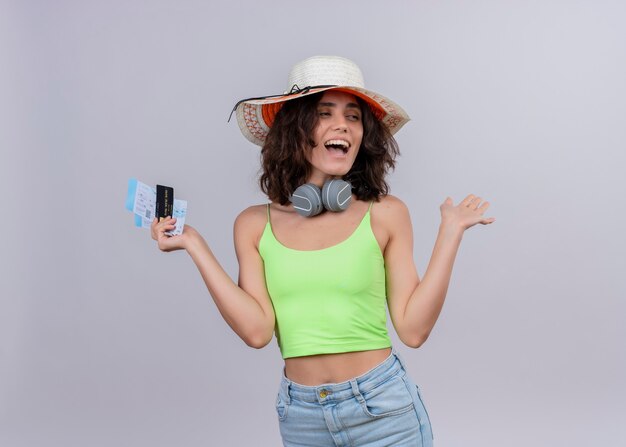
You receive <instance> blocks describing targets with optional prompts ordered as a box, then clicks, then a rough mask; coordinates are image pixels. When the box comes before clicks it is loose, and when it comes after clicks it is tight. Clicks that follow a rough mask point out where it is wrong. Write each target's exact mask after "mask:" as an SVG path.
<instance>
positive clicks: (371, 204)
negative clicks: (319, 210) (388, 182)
mask: <svg viewBox="0 0 626 447" xmlns="http://www.w3.org/2000/svg"><path fill="white" fill-rule="evenodd" d="M373 205H374V201H373V200H372V201H371V202H370V207H369V208H368V209H367V212H368V213H369V212H370V211H372V206H373ZM268 212H269V211H268Z"/></svg>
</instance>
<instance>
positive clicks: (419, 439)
mask: <svg viewBox="0 0 626 447" xmlns="http://www.w3.org/2000/svg"><path fill="white" fill-rule="evenodd" d="M289 89H290V91H289V92H288V93H286V94H284V95H276V96H271V97H264V98H252V99H248V100H243V101H240V102H239V103H238V104H237V106H236V109H235V111H236V112H237V118H238V122H239V125H240V127H241V129H242V132H243V134H244V136H246V138H248V139H249V140H250V141H252V142H254V143H256V144H258V145H260V146H262V150H261V153H262V165H263V172H262V175H261V178H260V185H261V188H262V190H263V191H264V192H265V193H266V194H267V195H268V197H269V199H270V201H271V203H269V204H267V205H257V206H252V207H250V208H248V209H246V210H244V211H243V212H242V213H241V214H240V215H239V216H238V217H237V219H236V221H235V236H234V237H235V249H236V253H237V259H238V262H239V282H238V284H235V283H234V282H233V281H232V280H231V278H230V277H229V276H228V275H227V274H226V273H225V272H224V270H223V269H222V267H221V266H220V264H219V263H218V261H217V260H216V259H215V257H214V256H213V254H212V252H211V250H210V249H209V247H208V246H207V244H206V242H205V241H204V239H203V238H202V236H201V235H200V234H199V233H198V232H197V231H196V230H195V229H193V228H192V227H190V226H188V225H186V226H185V228H184V231H183V233H182V234H181V235H180V236H173V237H169V236H167V235H165V231H168V230H171V229H173V228H174V222H175V219H172V218H170V219H165V220H162V221H161V222H157V221H156V220H155V221H154V222H153V224H152V237H153V238H154V239H155V240H157V241H158V246H159V248H160V249H161V250H162V251H172V250H178V249H184V250H187V252H188V253H189V254H190V255H191V257H192V259H193V261H194V262H195V264H196V266H197V267H198V270H199V271H200V274H201V275H202V277H203V279H204V281H205V283H206V285H207V288H208V290H209V292H210V293H211V296H212V297H213V299H214V301H215V303H216V305H217V307H218V309H219V311H220V313H221V314H222V316H223V317H224V319H225V321H226V322H227V323H228V324H229V325H230V327H231V328H232V329H233V330H234V331H235V332H236V333H237V334H238V335H239V336H240V337H241V338H242V339H243V340H244V341H245V342H246V344H248V345H249V346H252V347H255V348H261V347H263V346H265V345H267V344H268V343H269V342H270V340H271V339H272V336H273V335H274V333H275V334H276V338H277V340H278V343H279V346H280V349H281V353H282V356H283V358H284V360H285V368H284V374H283V377H282V381H281V386H280V389H279V392H278V397H277V402H276V410H277V414H278V419H279V426H280V432H281V436H282V438H283V443H284V445H285V446H292V445H294V446H295V445H298V446H334V445H336V446H430V445H432V431H431V427H430V421H429V419H428V415H427V413H426V409H425V408H424V405H423V402H422V400H421V398H420V395H419V391H418V388H417V386H416V385H415V384H414V383H413V382H412V381H411V379H410V378H409V377H408V375H407V374H406V370H405V368H404V364H403V362H402V360H401V359H400V357H399V356H398V355H397V353H396V352H395V351H394V350H393V349H392V347H391V342H390V339H389V336H388V334H387V330H386V309H385V305H387V307H388V309H389V315H390V317H391V320H392V323H393V326H394V328H395V330H396V332H397V334H398V336H399V338H400V340H402V342H404V343H405V344H406V345H408V346H411V347H413V348H417V347H419V346H420V345H421V344H422V343H424V341H425V340H426V339H427V338H428V335H429V334H430V332H431V330H432V328H433V326H434V325H435V322H436V321H437V318H438V316H439V313H440V311H441V308H442V306H443V302H444V299H445V296H446V291H447V288H448V284H449V282H450V275H451V272H452V266H453V262H454V258H455V256H456V252H457V250H458V247H459V244H460V242H461V238H462V236H463V232H464V231H465V230H466V229H468V228H470V227H471V226H473V225H475V224H478V223H480V224H490V223H492V222H493V221H494V220H495V219H493V218H484V217H483V213H484V212H485V210H486V209H487V208H488V206H489V204H488V202H482V199H481V198H480V197H476V196H474V195H469V196H467V197H466V198H465V199H464V200H463V201H462V202H461V203H460V204H458V205H457V206H454V205H453V202H452V199H450V198H447V199H446V200H445V201H444V202H443V204H442V205H441V207H440V210H441V225H440V227H439V233H438V235H437V240H436V242H435V248H434V251H433V254H432V257H431V260H430V263H429V265H428V269H427V270H426V273H425V274H424V277H423V279H422V280H421V281H420V279H419V277H418V274H417V272H416V268H415V264H414V261H413V237H412V227H411V221H410V217H409V212H408V210H407V207H406V206H405V205H404V203H403V202H402V201H400V200H399V199H397V198H396V197H393V196H391V195H389V194H388V186H387V183H386V182H385V174H386V173H387V172H388V170H389V169H391V168H393V167H394V159H395V156H396V155H397V154H398V148H397V145H396V142H395V140H394V139H393V136H392V134H393V133H395V132H396V131H397V130H399V128H400V127H401V126H402V125H403V124H404V123H406V122H407V121H408V116H407V115H406V113H405V112H404V111H403V110H402V109H401V108H400V107H399V106H398V105H397V104H395V103H393V102H392V101H391V100H389V99H388V98H385V97H383V96H381V95H379V94H377V93H375V92H372V91H370V90H366V89H365V87H364V84H363V79H362V75H361V72H360V70H359V69H358V67H357V66H356V65H355V64H354V63H353V62H351V61H349V60H347V59H344V58H340V57H329V56H316V57H312V58H309V59H306V60H305V61H302V62H300V63H299V64H297V65H296V66H294V68H293V69H292V72H291V74H290V80H289ZM344 181H345V182H349V183H345V182H344ZM303 185H304V186H303ZM317 188H319V190H318V189H317Z"/></svg>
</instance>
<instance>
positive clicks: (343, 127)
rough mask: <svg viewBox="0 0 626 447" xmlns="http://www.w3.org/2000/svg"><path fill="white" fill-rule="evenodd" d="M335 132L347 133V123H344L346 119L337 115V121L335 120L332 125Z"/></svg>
mask: <svg viewBox="0 0 626 447" xmlns="http://www.w3.org/2000/svg"><path fill="white" fill-rule="evenodd" d="M334 128H335V130H338V131H341V132H347V131H348V123H347V121H346V117H345V116H343V115H339V116H338V117H337V119H336V120H335V125H334Z"/></svg>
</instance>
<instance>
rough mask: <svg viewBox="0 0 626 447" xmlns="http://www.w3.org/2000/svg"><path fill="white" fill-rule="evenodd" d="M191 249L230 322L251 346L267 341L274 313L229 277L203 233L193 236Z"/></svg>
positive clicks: (212, 292) (193, 257)
mask: <svg viewBox="0 0 626 447" xmlns="http://www.w3.org/2000/svg"><path fill="white" fill-rule="evenodd" d="M187 252H188V253H189V255H190V256H191V259H192V260H193V262H194V263H195V264H196V267H197V268H198V271H199V272H200V275H201V276H202V279H203V280H204V283H205V284H206V286H207V289H208V290H209V293H210V294H211V297H212V298H213V301H214V302H215V304H216V305H217V308H218V310H219V311H220V314H221V315H222V317H223V318H224V320H225V321H226V323H228V325H229V326H230V327H231V328H232V329H233V331H235V333H237V335H239V337H241V338H242V339H243V340H244V341H245V342H246V343H247V344H248V345H250V346H254V347H260V346H263V345H265V344H267V342H269V340H270V339H271V337H272V334H273V330H274V322H273V318H272V316H271V315H267V313H266V312H265V311H264V310H263V308H262V307H261V305H260V304H259V303H258V302H257V301H256V300H255V299H254V298H253V297H252V296H250V295H249V294H248V293H247V292H246V291H245V290H243V289H241V288H240V287H239V286H238V285H237V284H236V283H235V282H234V281H233V280H232V279H231V278H230V276H228V274H227V273H226V271H225V270H224V269H223V268H222V266H221V265H220V264H219V262H218V261H217V259H216V258H215V256H214V255H213V252H212V251H211V249H210V248H209V246H208V245H207V243H206V242H205V241H204V239H203V238H202V237H201V236H199V235H198V237H195V238H193V240H192V242H191V243H190V244H189V245H188V247H187Z"/></svg>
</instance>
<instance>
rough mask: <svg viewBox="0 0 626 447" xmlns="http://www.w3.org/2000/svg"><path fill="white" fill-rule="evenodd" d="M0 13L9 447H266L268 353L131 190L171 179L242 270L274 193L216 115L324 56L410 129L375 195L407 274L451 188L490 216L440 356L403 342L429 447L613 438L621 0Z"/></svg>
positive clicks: (137, 6) (232, 267) (571, 443)
mask: <svg viewBox="0 0 626 447" xmlns="http://www.w3.org/2000/svg"><path fill="white" fill-rule="evenodd" d="M0 8H1V9H0V150H1V151H2V152H1V154H2V159H1V160H2V161H1V162H0V163H1V164H0V166H1V176H0V177H1V178H0V187H1V188H2V198H3V201H4V207H3V208H4V211H5V213H4V217H5V219H4V222H3V227H4V229H5V231H4V238H3V242H2V248H1V250H0V253H2V254H1V258H0V260H1V264H0V268H1V272H2V273H1V274H0V287H1V288H0V445H2V446H7V447H26V446H28V447H31V446H33V447H34V446H37V447H39V446H55V447H56V446H63V447H74V446H80V447H83V446H90V447H99V446H103V447H104V446H113V445H115V446H144V445H145V446H148V445H149V446H151V447H160V446H172V445H179V446H207V445H209V446H213V445H216V446H217V445H229V446H230V445H233V446H251V445H255V446H256V445H259V446H275V445H279V443H280V436H279V433H278V426H277V422H276V415H275V410H274V402H275V396H276V391H277V388H278V384H279V378H280V374H281V368H282V360H281V357H280V353H279V351H278V348H277V345H276V342H275V340H274V341H272V343H271V344H270V345H269V346H268V347H266V348H265V349H262V350H254V349H251V348H248V347H246V346H245V344H244V343H243V342H242V341H241V340H239V339H238V338H237V336H236V335H235V334H234V333H233V332H232V331H231V330H230V329H229V328H228V326H227V325H226V324H225V323H224V321H223V320H222V319H221V317H220V315H219V313H218V311H217V309H216V307H215V305H214V304H213V302H212V299H211V297H210V295H209V294H208V293H207V291H206V288H205V286H204V284H203V282H202V279H201V277H200V275H199V274H198V272H197V270H196V268H195V266H194V265H193V263H192V261H191V260H190V258H189V256H188V255H187V254H185V253H183V252H177V253H169V254H164V253H161V252H160V251H159V250H158V249H157V248H156V246H155V244H154V242H153V241H152V240H151V239H150V236H149V232H148V231H147V230H142V229H137V228H135V227H134V226H133V218H132V215H131V214H130V213H129V212H127V211H126V210H125V209H124V199H125V195H126V184H127V181H128V179H129V178H130V177H136V178H138V179H139V180H141V181H143V182H145V183H149V184H152V185H154V184H156V183H162V184H166V185H171V186H173V187H174V188H175V193H176V196H177V197H180V198H183V199H186V200H188V203H189V208H188V217H187V223H189V224H191V225H193V226H194V227H196V228H197V229H198V230H199V231H200V232H201V233H202V234H203V235H204V237H205V238H206V240H207V241H208V243H209V244H210V246H211V248H212V249H213V251H214V253H215V254H216V256H217V257H218V259H219V260H220V261H221V263H222V265H223V266H224V268H225V269H226V270H227V271H228V272H229V274H230V275H231V276H232V277H233V278H235V279H236V276H237V263H236V259H235V254H234V250H233V243H232V224H233V221H234V219H235V217H236V216H237V214H238V213H239V212H240V211H241V210H243V209H244V208H245V207H247V206H249V205H251V204H256V203H264V202H265V201H266V198H265V197H264V196H263V195H262V194H261V193H260V192H259V190H258V187H257V183H256V178H257V173H258V167H259V150H258V148H257V147H255V146H254V145H252V144H250V143H248V142H247V141H246V140H245V139H244V138H243V136H242V135H241V134H240V132H239V129H238V127H237V124H236V122H235V121H234V120H233V121H231V122H230V123H227V122H226V119H227V117H228V114H229V112H230V110H231V108H232V106H233V105H234V103H235V102H236V101H237V100H238V99H240V98H245V97H251V96H257V95H266V94H276V93H281V92H282V91H283V90H284V89H285V88H286V82H287V74H288V72H289V69H290V67H291V66H292V65H293V64H294V63H296V62H297V61H299V60H301V59H304V58H306V57H308V56H311V55H315V54H336V55H341V56H345V57H348V58H350V59H352V60H354V61H355V62H356V63H357V64H359V66H360V67H361V69H362V70H363V72H364V74H365V80H366V85H367V87H368V88H370V89H372V90H375V91H378V92H380V93H382V94H384V95H386V96H388V97H390V98H391V99H393V100H395V101H397V102H398V103H400V104H401V105H402V106H403V107H404V108H405V109H406V111H407V112H408V113H409V115H410V116H411V117H412V121H411V122H409V123H408V124H407V125H406V126H405V127H404V128H403V129H402V130H401V131H400V132H399V133H398V135H397V139H398V142H399V144H400V148H401V151H402V155H401V157H400V158H399V159H398V166H397V169H396V171H395V172H394V173H393V174H392V175H391V176H390V183H391V186H392V193H393V194H394V195H396V196H398V197H400V198H401V199H402V200H403V201H404V202H405V203H406V204H407V205H408V207H409V209H410V210H411V215H412V222H413V230H414V234H415V246H414V254H415V259H416V263H417V266H418V272H419V274H420V275H423V273H424V271H425V270H426V267H427V265H428V261H429V258H430V254H431V251H432V248H433V244H434V241H435V237H436V234H437V229H438V224H439V220H440V213H439V205H440V204H441V203H442V202H443V201H444V200H445V198H446V196H448V195H449V196H451V197H452V198H453V199H454V202H455V204H456V203H458V202H459V201H460V200H461V199H462V198H464V197H465V196H466V195H467V194H469V193H474V194H477V195H479V196H481V197H483V198H484V199H485V200H488V201H490V202H491V204H492V205H491V208H490V210H489V211H488V212H487V216H495V217H496V219H497V221H496V222H495V223H494V224H493V225H490V226H486V227H484V226H480V225H478V226H476V227H473V228H471V229H469V230H468V231H467V232H466V233H465V236H464V239H463V242H462V245H461V248H460V251H459V253H458V256H457V260H456V264H455V267H454V272H453V277H452V282H451V284H450V288H449V291H448V296H447V301H446V304H445V306H444V310H443V313H442V315H441V317H440V319H439V321H438V323H437V325H436V327H435V329H434V331H433V333H432V334H431V336H430V339H429V340H428V341H427V343H426V344H425V345H423V346H422V347H421V348H420V349H417V350H413V349H410V348H407V347H405V346H402V345H401V343H400V342H399V341H398V340H397V338H396V336H395V334H393V340H394V344H395V346H396V347H397V348H398V349H399V351H400V352H401V354H402V355H403V356H404V357H405V359H406V361H407V363H408V365H409V369H410V370H409V373H410V375H411V376H412V377H413V379H414V380H415V381H416V382H417V383H418V384H419V385H420V387H421V389H422V391H423V397H424V399H425V401H426V404H427V407H428V410H429V413H430V417H431V420H432V424H433V430H434V435H435V442H436V445H437V446H439V447H441V446H463V447H484V446H503V445H506V446H510V447H518V446H520V447H521V446H527V445H534V446H568V447H575V446H587V445H598V446H603V447H608V446H617V445H621V443H620V441H621V442H623V440H622V439H623V437H622V431H623V430H622V426H623V421H624V419H625V417H626V390H625V386H624V377H626V356H625V354H626V353H625V345H624V340H625V339H626V325H625V324H624V323H625V322H624V319H625V318H624V316H625V315H626V304H625V303H624V298H625V296H626V294H625V290H626V287H625V286H624V282H623V274H622V275H620V273H621V272H623V270H624V268H625V267H626V262H625V260H624V249H625V248H626V243H625V242H626V238H625V237H624V223H625V221H626V219H625V217H626V212H625V208H624V196H625V193H626V188H625V182H624V174H623V171H624V166H625V165H626V155H625V152H626V151H625V149H626V126H625V123H626V86H625V82H624V80H625V79H626V58H625V55H626V27H624V23H626V5H625V4H624V2H619V1H511V2H502V1H474V2H464V1H437V2H434V1H413V2H409V1H397V2H364V1H355V0H350V1H342V2H335V1H327V0H321V1H317V2H299V1H286V0H285V1H278V0H273V1H265V2H256V1H247V2H242V1H230V2H206V1H205V2H201V1H147V0H144V1H141V0H134V1H133V0H130V1H106V2H96V1H55V2H45V1H2V2H1V6H0Z"/></svg>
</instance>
